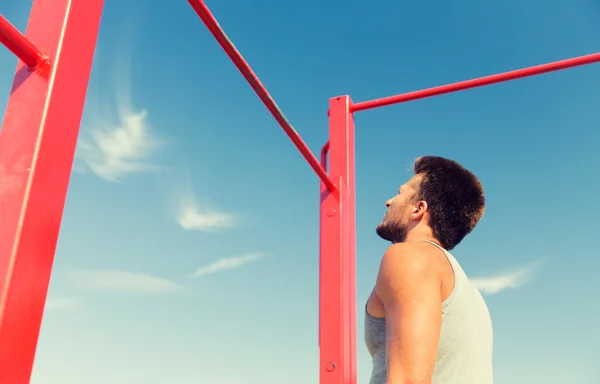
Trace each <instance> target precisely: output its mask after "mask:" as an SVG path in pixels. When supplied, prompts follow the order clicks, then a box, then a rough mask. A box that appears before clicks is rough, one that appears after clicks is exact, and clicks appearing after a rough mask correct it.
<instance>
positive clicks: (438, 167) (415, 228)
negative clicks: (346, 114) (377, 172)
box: [377, 156, 485, 250]
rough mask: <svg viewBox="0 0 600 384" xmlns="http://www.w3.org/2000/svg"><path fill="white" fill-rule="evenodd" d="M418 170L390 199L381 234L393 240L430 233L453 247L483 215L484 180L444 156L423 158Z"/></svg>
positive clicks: (448, 246) (444, 243)
mask: <svg viewBox="0 0 600 384" xmlns="http://www.w3.org/2000/svg"><path fill="white" fill-rule="evenodd" d="M414 171H415V175H414V176H413V177H412V178H411V179H410V180H409V181H408V182H406V183H405V184H404V185H402V186H401V187H400V189H399V190H398V194H397V195H396V196H394V197H393V198H391V199H390V200H388V201H386V203H385V205H386V207H387V211H386V213H385V216H384V217H383V221H382V223H381V224H379V225H378V226H377V234H378V235H379V236H380V237H381V238H383V239H384V240H388V241H391V242H392V243H401V242H404V241H406V239H407V237H409V236H410V237H411V238H412V239H413V240H420V239H419V238H417V237H419V236H428V235H429V236H433V238H435V239H436V240H437V241H439V242H440V244H441V245H442V247H444V248H445V249H448V250H451V249H452V248H454V247H455V246H456V245H458V243H460V242H461V241H462V239H463V238H464V237H465V236H466V235H467V234H468V233H470V232H471V231H472V230H473V228H475V225H477V223H478V222H479V219H481V216H483V211H484V209H485V196H484V194H483V187H482V186H481V182H480V181H479V180H478V179H477V177H475V175H473V173H471V172H470V171H469V170H467V169H466V168H464V167H463V166H461V165H460V164H458V163H457V162H455V161H453V160H448V159H444V158H442V157H435V156H424V157H419V158H418V159H417V160H416V161H415V164H414Z"/></svg>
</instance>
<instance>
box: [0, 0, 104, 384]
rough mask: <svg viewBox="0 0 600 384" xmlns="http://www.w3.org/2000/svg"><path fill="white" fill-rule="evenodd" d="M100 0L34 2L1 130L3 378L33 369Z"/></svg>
mask: <svg viewBox="0 0 600 384" xmlns="http://www.w3.org/2000/svg"><path fill="white" fill-rule="evenodd" d="M102 6H103V0H53V1H42V0H36V1H34V2H33V7H32V10H31V15H30V18H29V24H28V27H27V33H26V36H27V38H28V39H29V40H30V41H33V42H35V44H37V46H38V47H39V48H40V50H42V51H43V52H44V54H45V55H47V57H48V59H49V60H48V61H47V62H46V65H40V66H38V67H36V69H35V71H30V70H29V69H28V68H27V67H26V64H24V63H23V62H21V61H19V62H18V65H17V71H16V76H15V80H14V84H13V88H12V91H11V95H10V99H9V102H8V106H7V109H6V114H5V117H4V124H3V126H2V130H1V131H0V212H1V214H0V383H6V384H27V383H29V379H30V376H31V371H32V366H33V361H34V356H35V350H36V345H37V339H38V334H39V330H40V324H41V321H42V315H43V311H44V303H45V300H46V293H47V289H48V284H49V280H50V274H51V269H52V263H53V259H54V252H55V248H56V242H57V238H58V233H59V227H60V222H61V218H62V212H63V207H64V202H65V198H66V194H67V186H68V183H69V176H70V173H71V165H72V162H73V156H74V152H75V144H76V142H77V134H78V131H79V124H80V120H81V115H82V110H83V105H84V100H85V94H86V89H87V85H88V79H89V74H90V69H91V64H92V58H93V54H94V47H95V45H96V37H97V33H98V27H99V24H100V17H101V14H102Z"/></svg>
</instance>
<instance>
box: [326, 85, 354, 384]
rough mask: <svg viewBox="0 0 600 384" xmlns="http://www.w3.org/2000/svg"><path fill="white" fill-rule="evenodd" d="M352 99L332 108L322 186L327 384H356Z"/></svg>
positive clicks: (340, 100)
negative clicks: (332, 185) (331, 183)
mask: <svg viewBox="0 0 600 384" xmlns="http://www.w3.org/2000/svg"><path fill="white" fill-rule="evenodd" d="M351 104H352V103H351V100H350V98H349V97H348V96H342V97H336V98H333V99H331V100H330V104H329V107H330V109H329V119H330V120H329V144H328V145H327V144H326V145H325V146H324V147H323V150H322V152H321V153H322V161H323V163H324V162H325V154H326V153H327V151H328V152H329V175H330V177H331V178H332V180H336V181H337V185H338V189H337V191H336V192H334V193H331V192H329V191H328V190H327V188H326V187H325V185H323V184H321V238H320V282H319V284H320V287H319V347H320V359H319V364H320V367H319V376H320V383H321V384H355V383H356V222H355V195H354V190H355V188H354V187H355V180H354V169H355V167H354V119H353V116H352V113H351V112H350V105H351Z"/></svg>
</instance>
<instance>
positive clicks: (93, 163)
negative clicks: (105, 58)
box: [73, 61, 162, 181]
mask: <svg viewBox="0 0 600 384" xmlns="http://www.w3.org/2000/svg"><path fill="white" fill-rule="evenodd" d="M115 79H116V81H115V83H116V84H117V86H115V94H116V97H115V98H114V99H112V101H113V102H114V104H112V103H111V104H108V105H106V104H104V100H106V98H101V100H103V102H100V103H95V104H94V103H93V102H92V105H91V107H90V108H89V110H90V112H89V118H88V119H87V123H86V124H83V128H84V129H85V131H84V132H83V133H82V138H81V139H80V140H79V142H78V143H77V153H76V160H77V162H76V163H75V165H74V168H73V169H74V171H76V172H85V171H88V170H89V171H91V172H92V173H94V174H95V175H96V176H98V177H100V178H102V179H104V180H107V181H120V180H121V179H122V178H123V177H125V176H126V175H129V174H133V173H139V172H148V171H152V170H156V169H159V167H158V166H156V165H154V164H152V163H151V162H150V161H149V158H150V156H151V155H152V154H153V153H154V152H155V151H156V149H157V148H158V147H159V146H161V145H162V142H161V141H159V140H158V139H156V138H155V137H154V136H153V135H152V134H151V132H150V131H151V128H150V123H149V121H148V112H147V111H146V110H144V109H139V110H135V109H134V108H133V107H132V105H133V102H132V98H131V83H130V81H129V65H128V64H126V63H125V62H123V61H121V62H120V63H119V65H117V71H116V76H115Z"/></svg>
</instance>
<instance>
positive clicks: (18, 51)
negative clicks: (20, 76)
mask: <svg viewBox="0 0 600 384" xmlns="http://www.w3.org/2000/svg"><path fill="white" fill-rule="evenodd" d="M0 43H2V44H3V45H5V46H6V48H8V49H9V50H10V51H11V52H12V53H14V54H15V56H17V57H18V58H19V59H21V61H23V62H24V63H25V64H27V66H28V67H30V68H35V67H36V66H37V65H38V64H39V63H41V62H42V61H43V60H44V55H43V54H42V52H40V50H39V49H37V48H36V46H35V45H33V43H32V42H31V41H29V40H28V39H27V38H26V37H25V36H24V35H23V34H22V33H21V32H19V30H18V29H17V28H15V26H14V25H12V24H11V23H10V22H9V21H8V20H6V18H5V17H4V16H2V15H0Z"/></svg>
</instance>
